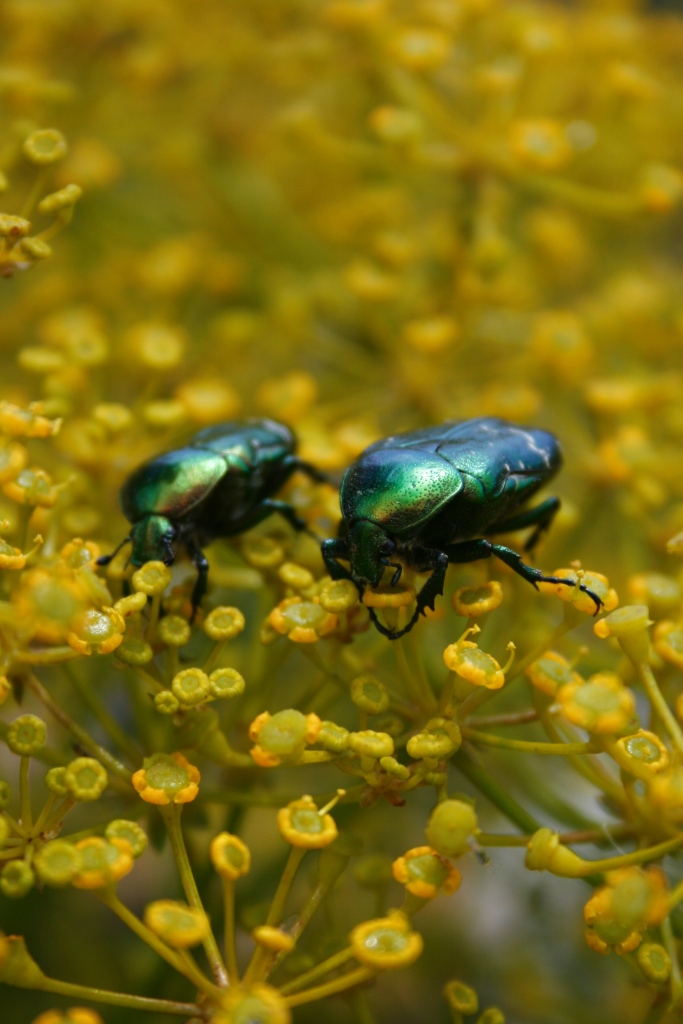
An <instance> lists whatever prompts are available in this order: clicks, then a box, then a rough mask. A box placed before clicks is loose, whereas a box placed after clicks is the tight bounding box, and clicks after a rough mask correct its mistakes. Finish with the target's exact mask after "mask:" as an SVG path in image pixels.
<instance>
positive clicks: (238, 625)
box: [202, 607, 244, 642]
mask: <svg viewBox="0 0 683 1024" xmlns="http://www.w3.org/2000/svg"><path fill="white" fill-rule="evenodd" d="M202 629H203V630H204V632H205V633H206V635H207V636H209V637H211V639H212V640H216V641H217V642H218V641H219V640H232V639H233V637H236V636H238V635H239V634H240V633H241V632H242V630H243V629H244V615H243V614H242V612H241V611H240V610H239V608H227V607H225V608H223V607H221V608H214V609H213V611H211V612H209V614H208V615H207V616H206V618H205V620H204V622H203V623H202Z"/></svg>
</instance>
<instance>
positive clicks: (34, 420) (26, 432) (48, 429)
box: [0, 401, 62, 437]
mask: <svg viewBox="0 0 683 1024" xmlns="http://www.w3.org/2000/svg"><path fill="white" fill-rule="evenodd" d="M61 425H62V421H61V419H56V420H51V419H48V418H47V416H42V415H41V413H40V405H39V404H38V403H34V404H33V405H30V406H29V407H28V409H22V408H20V407H19V406H18V405H13V404H12V403H11V402H2V401H0V431H1V432H2V433H3V434H9V435H10V437H52V436H53V435H54V434H58V433H59V428H60V427H61Z"/></svg>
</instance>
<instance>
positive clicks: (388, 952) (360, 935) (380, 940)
mask: <svg viewBox="0 0 683 1024" xmlns="http://www.w3.org/2000/svg"><path fill="white" fill-rule="evenodd" d="M349 941H350V943H351V948H352V949H353V955H354V956H355V958H356V960H358V961H359V963H361V964H363V965H364V966H365V967H371V968H372V969H373V970H375V971H395V970H398V969H400V968H401V967H409V966H410V964H412V963H414V962H415V961H416V960H417V958H418V957H419V956H420V954H421V953H422V948H423V941H422V936H421V935H419V934H418V932H414V931H412V930H411V927H410V923H409V921H408V918H407V917H405V916H404V915H403V914H401V913H400V911H395V912H394V913H393V914H390V915H389V916H388V917H380V918H376V919H375V920H374V921H365V922H364V924H359V925H356V927H355V928H354V929H353V931H352V932H351V935H350V936H349Z"/></svg>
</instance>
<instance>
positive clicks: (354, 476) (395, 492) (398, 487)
mask: <svg viewBox="0 0 683 1024" xmlns="http://www.w3.org/2000/svg"><path fill="white" fill-rule="evenodd" d="M462 486H463V481H462V477H461V476H460V474H459V473H458V471H457V470H456V469H455V468H454V467H453V466H452V465H451V464H450V463H449V462H447V461H446V460H445V459H443V458H441V457H440V456H439V455H432V454H430V453H429V452H423V451H414V450H410V449H406V448H382V449H381V450H378V449H375V450H374V451H368V452H366V453H365V454H364V455H361V457H360V458H359V459H358V460H357V461H356V462H355V463H354V464H353V465H352V466H350V467H349V469H348V470H347V471H346V474H345V476H344V480H343V482H342V490H341V507H342V514H343V516H344V518H345V519H346V521H347V522H348V523H352V522H354V521H356V520H358V519H367V520H369V521H370V522H373V523H376V524H377V525H378V526H382V527H384V529H386V530H388V531H389V532H391V533H394V534H396V535H397V536H400V535H401V533H402V532H403V531H406V530H415V529H416V527H419V526H420V524H421V523H423V522H425V521H426V520H428V519H430V518H431V516H433V515H434V514H435V513H436V512H437V511H438V510H439V508H440V507H441V506H442V505H444V504H445V503H447V502H448V501H450V499H451V498H453V496H454V495H456V494H457V493H458V492H459V491H460V490H461V489H462Z"/></svg>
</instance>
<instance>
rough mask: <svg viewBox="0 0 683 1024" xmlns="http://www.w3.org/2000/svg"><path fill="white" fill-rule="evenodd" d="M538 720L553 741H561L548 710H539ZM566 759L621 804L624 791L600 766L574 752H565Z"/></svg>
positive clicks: (593, 783) (561, 738) (560, 735)
mask: <svg viewBox="0 0 683 1024" xmlns="http://www.w3.org/2000/svg"><path fill="white" fill-rule="evenodd" d="M539 720H540V722H541V725H542V726H543V728H544V729H545V731H546V733H547V734H548V736H549V737H550V739H551V740H552V741H553V743H562V742H563V737H562V734H561V733H560V731H559V730H558V729H557V727H556V725H555V722H554V721H553V717H552V715H551V714H550V712H549V711H547V710H546V711H541V712H539ZM567 760H568V761H569V763H570V764H571V766H572V767H573V768H574V769H575V770H576V771H577V772H578V773H579V775H582V776H583V777H584V779H587V780H588V781H589V782H590V783H591V784H592V785H593V786H597V788H598V789H601V790H602V791H603V793H605V794H606V795H607V796H609V797H611V798H612V799H613V800H614V801H616V803H618V804H619V805H620V806H623V804H624V791H623V789H622V787H621V786H620V785H619V784H618V783H617V782H615V781H614V780H613V779H611V778H610V777H609V775H607V773H606V772H604V771H603V769H602V766H600V767H598V766H597V765H596V764H595V762H593V761H584V760H582V758H580V757H577V756H576V755H575V754H567Z"/></svg>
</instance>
